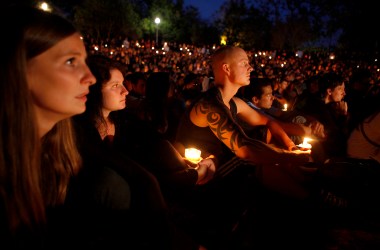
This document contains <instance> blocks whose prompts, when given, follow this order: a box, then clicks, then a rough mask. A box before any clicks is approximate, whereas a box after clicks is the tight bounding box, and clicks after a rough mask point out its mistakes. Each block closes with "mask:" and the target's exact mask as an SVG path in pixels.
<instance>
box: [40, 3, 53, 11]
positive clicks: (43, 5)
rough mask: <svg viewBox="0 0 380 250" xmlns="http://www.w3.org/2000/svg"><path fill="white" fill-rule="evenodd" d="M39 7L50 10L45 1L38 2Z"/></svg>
mask: <svg viewBox="0 0 380 250" xmlns="http://www.w3.org/2000/svg"><path fill="white" fill-rule="evenodd" d="M40 9H41V10H43V11H51V9H50V7H49V5H48V4H47V3H46V2H42V3H41V4H40Z"/></svg>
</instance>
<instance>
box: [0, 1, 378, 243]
mask: <svg viewBox="0 0 380 250" xmlns="http://www.w3.org/2000/svg"><path fill="white" fill-rule="evenodd" d="M20 15H21V16H22V17H23V18H18V16H20ZM0 19H1V21H0V23H1V26H2V29H3V31H4V32H5V34H7V39H5V41H4V42H5V45H4V48H6V49H4V55H3V56H2V57H1V59H0V61H1V65H2V66H1V67H0V68H1V71H0V78H1V81H0V88H1V89H0V95H1V98H0V100H1V102H2V105H1V106H0V116H1V131H2V132H1V136H0V138H1V140H0V141H1V151H0V179H1V181H0V211H1V216H0V218H1V219H0V222H1V225H0V233H1V234H0V235H1V236H0V238H1V239H2V243H1V244H2V245H3V246H4V249H26V248H32V247H36V248H38V249H52V248H54V249H57V248H62V249H66V248H68V247H75V246H77V247H85V248H88V249H103V248H111V249H113V248H122V247H124V248H126V249H167V250H177V249H178V250H186V249H189V250H206V249H208V250H224V249H226V250H227V249H272V247H274V246H282V247H283V246H289V247H292V248H293V249H295V248H299V249H305V246H306V245H304V243H305V244H310V243H309V242H308V240H311V239H314V240H316V239H317V238H318V237H320V236H321V235H322V233H320V232H319V231H318V229H320V227H321V225H322V222H323V223H324V222H326V221H325V220H323V221H320V220H319V219H320V218H322V217H323V216H325V215H326V214H328V215H330V214H332V213H334V212H336V211H338V213H341V212H342V211H344V212H349V213H350V216H352V215H355V214H357V213H361V212H362V211H366V212H368V211H370V210H373V211H376V209H377V208H380V203H379V202H377V200H374V199H373V197H374V196H375V195H376V194H377V192H378V191H379V188H380V185H379V184H378V183H377V177H379V176H380V171H379V169H380V149H379V145H380V133H379V130H378V129H377V128H378V127H379V126H378V125H379V107H380V105H379V104H380V103H379V94H380V93H379V91H380V85H379V76H380V73H379V72H378V68H377V65H376V63H372V62H368V61H360V62H356V61H351V60H337V59H331V58H328V57H326V54H325V53H310V54H304V55H301V56H299V55H296V54H294V55H286V54H285V53H280V52H274V51H272V52H258V51H245V50H244V49H243V48H240V47H237V46H218V47H215V48H208V47H203V48H197V47H195V46H193V45H184V44H183V45H178V46H177V45H176V44H175V43H173V44H167V43H165V44H164V45H163V47H162V48H155V47H158V46H156V45H155V44H154V42H152V43H150V42H149V41H147V42H144V41H140V42H135V41H130V42H129V41H128V42H126V41H124V42H122V41H119V42H114V43H110V44H106V43H104V44H102V45H96V44H92V42H91V39H90V38H88V37H87V38H86V36H83V34H81V33H80V32H79V31H78V30H77V29H76V28H75V26H74V25H73V24H72V23H71V22H70V21H68V20H67V19H66V18H64V17H62V16H60V15H58V14H54V13H51V12H44V11H42V10H39V9H34V8H20V7H17V8H7V10H6V12H4V11H3V13H2V14H1V15H0ZM10 21H11V22H12V23H13V25H12V26H9V22H10ZM305 137H308V138H310V139H312V141H311V148H306V149H305V148H304V147H301V146H299V144H301V143H302V141H303V139H304V138H305ZM189 148H196V149H198V150H200V152H201V155H200V156H198V157H197V158H195V159H194V158H191V157H189V156H187V155H186V151H187V150H186V149H189ZM310 213H313V216H312V217H311V218H310V216H308V214H310ZM274 214H275V215H274ZM368 214H369V212H368ZM319 215H320V216H321V217H319ZM305 216H307V218H308V219H307V223H310V225H308V226H306V223H305ZM329 218H330V219H331V218H332V217H329ZM289 223H293V224H295V225H297V226H300V227H302V228H298V229H297V230H295V231H289V230H288V227H289ZM293 227H294V225H293ZM323 229H325V228H323ZM284 231H287V232H284ZM317 231H318V233H316V232H317ZM301 232H303V233H305V234H304V235H303V236H305V238H304V239H303V240H299V239H296V238H294V235H293V234H294V233H301ZM308 233H310V234H315V235H314V237H315V238H312V237H311V238H309V237H310V235H308V237H306V236H307V234H308ZM321 244H322V243H321ZM308 246H309V245H308ZM315 247H317V248H318V249H320V248H321V246H320V245H318V246H315ZM309 249H310V248H309Z"/></svg>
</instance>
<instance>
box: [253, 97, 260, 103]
mask: <svg viewBox="0 0 380 250" xmlns="http://www.w3.org/2000/svg"><path fill="white" fill-rule="evenodd" d="M252 102H253V104H257V103H258V102H259V98H257V97H256V96H254V97H252Z"/></svg>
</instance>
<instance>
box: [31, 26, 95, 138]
mask: <svg viewBox="0 0 380 250" xmlns="http://www.w3.org/2000/svg"><path fill="white" fill-rule="evenodd" d="M86 56H87V54H86V49H85V46H84V44H83V41H82V39H81V38H80V35H79V34H73V35H71V36H69V37H67V38H65V39H63V40H62V41H60V42H59V43H57V44H56V45H54V46H53V47H51V48H50V49H48V50H47V51H45V52H43V53H42V54H40V55H38V56H36V57H34V58H32V59H30V60H29V61H28V63H27V81H28V85H29V88H30V91H31V94H32V98H33V104H34V106H35V110H36V115H37V121H38V124H39V126H40V130H41V127H45V128H46V129H47V130H48V129H50V128H51V127H52V126H54V125H55V123H57V122H58V121H60V120H62V119H65V118H68V117H70V116H73V115H76V114H80V113H83V112H84V111H85V110H86V106H85V102H86V100H87V98H86V95H87V94H88V93H89V86H90V85H91V84H93V83H95V81H96V80H95V78H94V76H93V75H92V73H91V72H90V70H89V68H88V67H87V64H86ZM48 127H50V128H48ZM46 129H45V131H43V132H42V134H43V133H46V132H47V131H46ZM40 132H41V131H40Z"/></svg>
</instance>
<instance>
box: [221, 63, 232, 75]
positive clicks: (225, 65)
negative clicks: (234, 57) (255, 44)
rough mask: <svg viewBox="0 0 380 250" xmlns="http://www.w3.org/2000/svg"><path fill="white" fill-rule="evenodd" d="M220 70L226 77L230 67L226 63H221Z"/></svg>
mask: <svg viewBox="0 0 380 250" xmlns="http://www.w3.org/2000/svg"><path fill="white" fill-rule="evenodd" d="M222 69H223V71H224V72H226V73H227V75H229V74H230V66H229V65H228V64H227V63H223V65H222Z"/></svg>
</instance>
